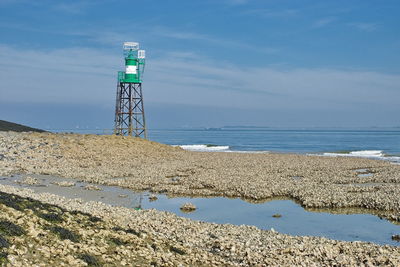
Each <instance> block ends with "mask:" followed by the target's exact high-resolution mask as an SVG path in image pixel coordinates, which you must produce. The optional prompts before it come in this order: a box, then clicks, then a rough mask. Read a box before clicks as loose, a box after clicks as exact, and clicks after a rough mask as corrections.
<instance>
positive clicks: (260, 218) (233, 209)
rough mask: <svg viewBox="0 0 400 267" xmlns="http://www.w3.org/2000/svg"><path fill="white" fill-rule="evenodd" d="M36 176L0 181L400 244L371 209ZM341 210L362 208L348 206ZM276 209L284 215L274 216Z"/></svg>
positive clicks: (398, 229)
mask: <svg viewBox="0 0 400 267" xmlns="http://www.w3.org/2000/svg"><path fill="white" fill-rule="evenodd" d="M30 176H31V177H35V178H36V179H38V181H39V185H25V184H20V183H17V181H20V180H21V178H23V177H24V176H18V175H17V176H14V177H8V178H6V179H3V180H2V179H0V184H9V185H13V186H18V187H26V188H30V189H32V190H34V191H35V192H38V193H41V192H50V193H53V194H57V195H60V196H64V197H68V198H81V199H82V200H84V201H100V202H104V203H106V204H110V205H114V206H124V207H128V208H138V207H140V208H142V209H157V210H162V211H169V212H173V213H175V214H177V215H179V216H182V217H186V218H190V219H193V220H200V221H206V222H213V223H230V224H236V225H242V224H246V225H254V226H257V227H259V228H261V229H265V230H270V229H271V228H273V229H274V230H276V231H278V232H280V233H284V234H290V235H302V236H306V235H308V236H322V237H326V238H330V239H336V240H345V241H366V242H373V243H376V244H381V245H386V244H388V245H394V246H400V242H397V241H394V240H392V239H391V237H392V235H398V234H400V225H396V224H393V223H391V222H389V221H387V220H385V219H380V218H379V217H378V216H375V215H371V214H333V213H329V212H327V211H324V212H321V211H315V210H314V211H307V210H305V209H304V208H303V207H301V206H300V205H299V204H297V203H296V202H294V201H292V200H271V201H268V202H264V203H257V204H255V203H249V202H246V201H244V200H241V199H238V198H233V199H231V198H223V197H213V198H187V197H177V198H169V197H167V196H166V195H162V194H159V195H154V196H156V197H157V200H155V201H151V200H150V198H149V196H150V195H153V194H150V193H148V192H142V193H137V192H133V191H131V190H129V189H123V188H120V187H118V186H104V185H97V186H98V187H99V188H100V189H101V190H99V191H96V190H85V189H84V188H85V186H87V185H90V184H89V183H85V182H79V181H77V180H73V179H62V178H57V177H52V176H47V175H30ZM3 178H5V177H3ZM57 181H58V182H59V181H74V182H75V183H76V184H75V185H74V186H71V187H62V186H59V185H55V184H53V183H54V182H57ZM186 202H190V203H193V204H194V205H195V206H196V207H197V209H196V210H195V211H193V212H191V213H185V212H182V211H181V210H180V207H181V206H182V205H183V204H184V203H186ZM336 211H338V210H336ZM332 212H335V210H333V211H332ZM341 212H343V213H348V212H356V213H358V212H361V211H357V210H346V209H342V210H341ZM275 214H279V215H281V217H279V216H278V217H279V218H276V217H273V215H275Z"/></svg>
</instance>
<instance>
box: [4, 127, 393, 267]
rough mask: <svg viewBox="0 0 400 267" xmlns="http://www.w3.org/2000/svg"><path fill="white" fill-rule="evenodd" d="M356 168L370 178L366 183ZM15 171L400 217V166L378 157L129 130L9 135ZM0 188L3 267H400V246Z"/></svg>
mask: <svg viewBox="0 0 400 267" xmlns="http://www.w3.org/2000/svg"><path fill="white" fill-rule="evenodd" d="M359 170H368V172H369V173H371V174H373V175H370V176H365V177H362V179H361V178H360V177H359V174H360V171H359ZM15 174H40V175H52V176H58V177H63V178H66V179H68V178H74V179H79V180H81V181H86V182H91V183H95V184H100V185H113V186H120V187H123V188H129V189H132V190H135V191H150V192H153V193H163V194H167V195H170V196H203V197H208V196H220V197H238V198H242V199H245V200H246V201H249V202H262V201H266V200H268V199H271V198H276V197H284V198H288V199H293V200H295V201H297V202H298V203H300V204H301V205H302V206H303V207H305V208H307V209H330V210H332V211H333V212H334V211H335V209H336V210H340V209H350V208H352V209H363V210H366V211H368V213H371V214H376V215H378V216H380V217H382V218H385V219H387V220H389V221H392V222H395V223H396V222H397V223H399V222H400V198H399V197H398V196H399V195H400V165H396V164H392V163H390V162H386V161H378V160H370V159H361V158H345V157H321V156H310V155H297V154H276V153H263V154H251V153H211V152H190V151H185V150H183V149H181V148H179V147H171V146H167V145H163V144H159V143H155V142H151V141H146V140H142V139H138V138H130V137H121V136H97V135H78V134H51V133H15V132H0V175H1V176H3V177H7V176H11V175H15ZM25 182H27V183H34V182H35V181H34V179H31V180H27V181H25ZM0 193H1V199H2V200H1V202H0V209H1V211H2V212H1V215H0V216H1V217H0V245H1V244H2V245H1V246H0V264H2V263H3V264H4V265H6V266H7V265H9V266H32V265H35V264H36V265H38V266H40V265H43V266H46V265H47V266H54V265H56V264H59V265H60V266H62V265H64V266H87V265H91V264H92V266H96V265H95V264H98V265H97V266H102V265H105V266H122V265H126V266H151V265H153V266H180V265H181V266H266V265H286V266H293V265H298V266H313V265H315V266H332V265H339V266H341V265H342V266H343V265H349V266H363V265H364V266H374V265H385V266H399V265H400V247H394V246H379V245H375V244H371V243H365V242H344V241H336V240H329V239H326V238H321V237H302V236H289V235H284V234H280V233H277V232H275V231H267V230H261V229H258V228H256V227H254V226H234V225H228V224H212V223H205V222H198V221H193V220H189V219H185V218H181V217H179V216H176V215H174V214H171V213H167V212H161V211H157V210H140V211H137V210H133V209H128V208H123V207H112V206H109V205H106V204H103V203H99V202H82V201H79V199H67V198H62V197H60V196H56V195H54V194H51V193H41V194H38V193H35V192H33V191H32V190H30V189H27V188H24V189H21V188H16V187H13V186H5V185H0ZM10 198H13V199H18V200H19V201H18V202H17V203H21V205H15V204H10V203H13V202H12V201H9V199H10ZM26 203H35V205H33V204H30V205H28V204H26ZM37 207H39V209H37ZM43 214H53V215H49V216H45V215H43ZM49 217H50V218H53V217H57V218H58V217H60V218H58V219H56V220H52V219H49ZM93 218H96V219H93ZM82 221H83V222H86V223H79V222H82ZM6 222H8V223H11V224H12V225H14V226H15V228H16V229H19V228H18V227H20V228H21V229H19V230H20V231H19V232H18V234H19V235H16V234H14V235H13V234H10V233H7V231H5V230H3V228H1V227H2V226H1V223H3V224H6ZM61 229H64V230H66V231H67V232H69V234H65V233H67V232H65V231H62V230H61ZM60 232H61V234H60ZM62 233H64V234H62ZM66 236H67V237H70V238H65V237H66ZM74 236H75V237H74ZM71 239H72V240H71ZM2 240H5V241H4V242H1V241H2ZM110 240H114V241H115V242H114V241H110ZM116 240H118V241H116ZM33 251H35V253H33ZM1 255H3V256H1ZM55 255H58V256H57V257H54V256H55Z"/></svg>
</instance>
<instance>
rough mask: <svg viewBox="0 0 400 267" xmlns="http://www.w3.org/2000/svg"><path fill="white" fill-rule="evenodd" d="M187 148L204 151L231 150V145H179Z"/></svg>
mask: <svg viewBox="0 0 400 267" xmlns="http://www.w3.org/2000/svg"><path fill="white" fill-rule="evenodd" d="M179 147H181V148H183V149H185V150H190V151H203V152H217V151H220V152H223V151H224V152H225V151H230V150H229V146H210V145H181V146H179Z"/></svg>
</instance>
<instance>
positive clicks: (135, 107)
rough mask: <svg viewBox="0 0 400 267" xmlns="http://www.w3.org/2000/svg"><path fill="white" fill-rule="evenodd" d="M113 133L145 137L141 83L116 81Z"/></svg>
mask: <svg viewBox="0 0 400 267" xmlns="http://www.w3.org/2000/svg"><path fill="white" fill-rule="evenodd" d="M114 134H117V135H129V136H135V137H144V138H145V139H147V132H146V121H145V116H144V106H143V94H142V84H141V83H130V82H118V85H117V98H116V105H115V127H114Z"/></svg>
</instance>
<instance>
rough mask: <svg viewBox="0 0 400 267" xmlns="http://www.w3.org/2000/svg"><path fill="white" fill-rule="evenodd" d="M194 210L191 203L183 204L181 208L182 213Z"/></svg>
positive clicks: (194, 207)
mask: <svg viewBox="0 0 400 267" xmlns="http://www.w3.org/2000/svg"><path fill="white" fill-rule="evenodd" d="M195 210H196V206H195V205H194V204H192V203H189V202H187V203H185V204H183V205H182V206H181V211H183V212H192V211H195Z"/></svg>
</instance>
